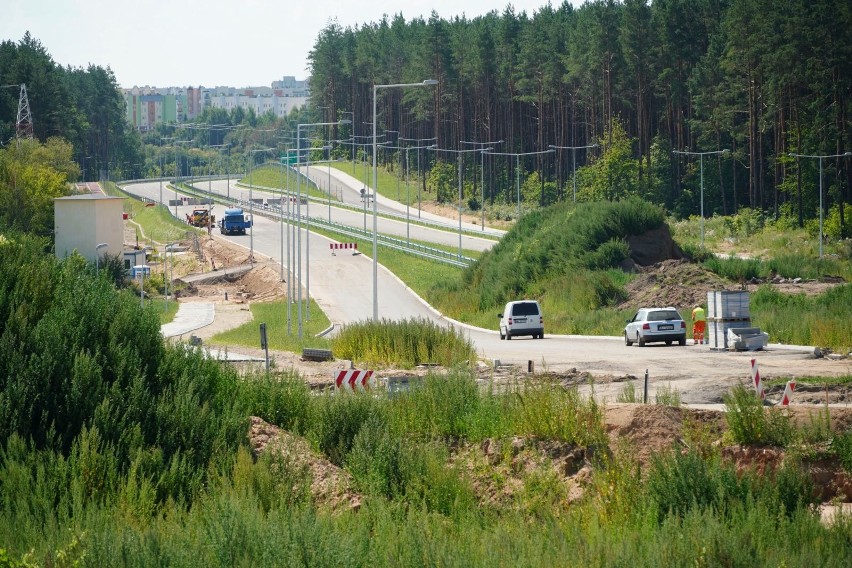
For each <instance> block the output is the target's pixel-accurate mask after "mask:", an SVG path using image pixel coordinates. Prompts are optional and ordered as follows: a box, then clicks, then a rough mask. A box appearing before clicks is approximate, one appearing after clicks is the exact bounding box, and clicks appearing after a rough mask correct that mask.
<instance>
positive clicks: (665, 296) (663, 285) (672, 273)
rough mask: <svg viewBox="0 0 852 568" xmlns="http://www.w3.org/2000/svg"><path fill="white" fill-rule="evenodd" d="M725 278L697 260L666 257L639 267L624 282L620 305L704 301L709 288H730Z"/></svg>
mask: <svg viewBox="0 0 852 568" xmlns="http://www.w3.org/2000/svg"><path fill="white" fill-rule="evenodd" d="M734 288H736V286H732V285H731V284H730V283H729V282H727V281H725V280H724V279H722V278H721V277H719V276H717V275H716V274H714V273H713V272H710V271H709V270H707V269H706V268H704V267H703V266H701V265H700V264H695V263H692V262H689V261H688V260H666V261H663V262H660V263H657V264H654V265H653V266H649V267H646V268H640V269H639V274H638V275H637V277H636V278H635V279H633V281H632V282H630V283H629V284H627V286H625V289H626V290H627V294H628V299H627V300H626V301H624V302H622V303H621V304H619V305H618V307H619V308H622V309H628V308H629V309H635V308H636V307H639V306H643V307H645V306H648V307H650V306H674V307H676V308H681V309H686V308H691V307H693V306H695V305H697V304H703V303H704V302H706V301H707V292H709V291H711V290H730V289H734Z"/></svg>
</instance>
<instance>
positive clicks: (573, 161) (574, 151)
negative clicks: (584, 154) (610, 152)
mask: <svg viewBox="0 0 852 568" xmlns="http://www.w3.org/2000/svg"><path fill="white" fill-rule="evenodd" d="M596 147H597V144H589V145H588V146H553V145H549V146H548V148H552V149H554V150H571V180H572V182H573V184H574V203H577V150H585V149H587V148H596Z"/></svg>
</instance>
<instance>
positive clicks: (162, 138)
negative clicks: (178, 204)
mask: <svg viewBox="0 0 852 568" xmlns="http://www.w3.org/2000/svg"><path fill="white" fill-rule="evenodd" d="M174 139H175V137H174V136H161V137H160V144H162V143H163V142H166V141H169V140H174ZM169 146H171V144H167V145H166V148H168V147H169ZM160 205H164V203H163V153H162V152H160ZM168 210H169V208H168V207H166V211H168Z"/></svg>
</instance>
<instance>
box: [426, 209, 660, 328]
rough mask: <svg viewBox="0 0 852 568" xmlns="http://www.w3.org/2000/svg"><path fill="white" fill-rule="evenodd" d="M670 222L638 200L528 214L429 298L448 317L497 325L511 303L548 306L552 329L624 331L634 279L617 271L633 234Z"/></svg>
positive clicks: (548, 322) (545, 308)
mask: <svg viewBox="0 0 852 568" xmlns="http://www.w3.org/2000/svg"><path fill="white" fill-rule="evenodd" d="M663 223H664V215H663V212H662V210H660V209H659V208H657V207H655V206H652V205H650V204H647V203H645V202H642V201H639V200H629V201H624V202H620V203H593V204H581V205H579V206H577V207H574V206H573V205H572V204H560V205H555V206H553V207H549V208H547V209H542V210H540V211H537V212H535V213H531V214H529V215H526V216H524V217H523V218H522V219H521V220H520V222H519V223H518V224H517V225H516V227H515V228H513V229H512V230H511V231H509V233H507V235H506V236H505V237H504V238H503V239H502V240H501V241H500V243H498V244H497V245H496V246H495V247H494V248H493V249H491V250H490V251H488V252H486V253H484V254H483V255H482V257H481V258H480V261H479V262H478V263H477V264H476V265H474V266H473V267H471V268H469V269H468V270H466V271H465V272H464V273H463V274H461V275H459V276H458V277H456V278H452V279H445V280H442V281H440V282H436V283H435V284H434V285H432V286H431V287H430V288H429V289H428V290H427V291H426V293H425V294H426V299H427V300H429V301H430V302H431V303H432V304H433V305H435V306H436V307H437V308H438V309H439V310H441V311H442V312H443V313H445V314H447V315H449V316H450V317H453V318H456V319H460V320H462V321H466V322H470V323H473V324H476V325H479V326H482V327H487V328H493V327H494V326H495V325H496V321H497V318H496V316H497V314H498V313H500V312H501V311H502V309H503V306H504V305H505V302H508V301H511V300H516V299H518V298H530V299H536V300H538V301H539V302H541V304H542V310H543V311H544V316H545V326H546V329H547V330H548V332H550V333H589V334H599V335H619V334H620V333H621V330H622V329H623V326H624V318H625V317H626V314H625V312H623V311H621V310H618V309H616V308H615V307H614V306H615V305H616V304H617V303H618V302H620V301H621V300H623V299H624V298H625V292H624V288H623V286H624V284H626V283H627V282H628V281H629V278H630V276H629V275H628V274H626V273H625V272H623V271H622V270H620V269H617V268H615V267H616V266H618V264H619V263H620V262H621V261H622V260H624V259H625V258H627V257H628V255H629V252H630V251H629V249H628V246H627V243H626V241H625V239H626V237H627V236H628V235H641V234H643V233H645V232H647V231H649V230H651V229H656V228H659V227H660V226H661V225H662V224H663Z"/></svg>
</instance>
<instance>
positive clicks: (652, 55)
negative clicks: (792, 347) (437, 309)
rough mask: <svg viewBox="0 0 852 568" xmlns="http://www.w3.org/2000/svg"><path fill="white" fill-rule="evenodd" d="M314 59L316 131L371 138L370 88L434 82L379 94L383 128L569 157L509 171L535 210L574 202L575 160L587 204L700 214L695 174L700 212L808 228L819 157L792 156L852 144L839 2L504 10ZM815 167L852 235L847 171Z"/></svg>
mask: <svg viewBox="0 0 852 568" xmlns="http://www.w3.org/2000/svg"><path fill="white" fill-rule="evenodd" d="M309 63H310V67H311V79H310V87H311V97H312V105H314V107H315V108H321V109H324V110H323V113H324V117H325V119H327V120H337V119H339V118H354V119H355V120H354V121H353V122H354V129H353V130H354V132H355V133H356V134H358V135H361V134H364V135H367V134H369V133H370V129H371V128H372V126H371V125H370V124H367V123H368V122H370V121H372V102H373V101H372V98H373V85H374V84H379V85H382V84H394V83H404V82H420V81H423V80H424V79H435V80H437V81H438V84H437V86H435V87H429V88H417V89H414V88H412V89H391V88H389V89H381V90H379V91H378V97H377V108H378V116H377V122H378V129H379V131H380V132H381V131H388V132H396V131H398V132H400V134H399V136H400V137H401V138H415V139H422V138H429V137H432V136H434V137H436V142H437V145H438V147H440V148H448V149H463V148H468V149H469V148H471V147H473V146H471V145H468V144H465V143H466V142H482V143H485V142H498V141H502V142H499V143H495V144H493V151H494V152H502V153H532V152H543V151H545V150H549V149H550V146H557V147H563V148H558V149H554V153H553V154H535V155H528V156H521V157H518V158H517V163H518V165H519V167H520V168H521V172H520V174H521V175H522V176H523V178H524V180H526V179H527V178H528V177H529V175H530V174H532V173H535V174H536V176H537V178H536V179H537V182H538V183H539V184H540V190H539V191H538V192H536V196H537V198H538V199H540V200H541V202H542V203H543V204H544V203H546V201H547V196H548V195H552V199H561V198H564V197H566V196H570V195H571V191H572V190H571V188H570V187H568V186H569V185H571V184H572V182H573V179H572V173H573V170H574V165H573V161H574V159H576V163H577V166H578V168H579V167H580V166H585V165H587V164H594V163H595V162H596V161H599V160H602V159H605V158H607V159H608V160H609V164H608V165H606V166H604V165H598V166H597V168H598V172H597V173H596V174H595V175H592V178H593V179H595V180H597V182H598V183H599V184H601V187H600V188H598V189H591V190H589V192H590V193H589V195H588V196H587V197H588V198H591V197H592V196H596V195H606V196H609V197H610V198H612V197H615V198H618V197H619V196H622V195H639V196H642V197H645V198H646V199H648V200H650V201H654V202H656V203H659V204H662V205H664V206H665V207H666V208H668V209H669V210H670V211H673V212H674V213H675V214H679V215H688V214H697V212H698V201H699V199H700V195H699V194H700V189H701V188H700V187H699V186H700V183H701V177H702V176H701V171H700V169H701V168H700V166H701V165H702V164H701V162H703V169H704V172H703V173H704V175H703V182H704V183H703V185H704V188H703V193H704V199H705V211H706V212H707V213H708V214H712V213H720V214H729V213H733V212H736V211H737V210H739V209H740V208H742V207H751V208H755V209H759V210H761V211H764V212H765V213H767V214H770V215H774V216H775V217H778V216H780V215H787V216H789V217H791V218H792V219H793V220H797V221H798V223H799V224H802V223H803V222H804V220H805V219H808V218H811V217H814V216H816V215H817V214H818V203H819V199H818V193H817V187H818V171H819V163H818V162H819V161H818V160H816V159H808V158H798V159H797V158H792V157H790V154H791V153H800V154H811V155H826V154H843V153H844V152H846V151H847V150H849V149H850V134H852V119H850V112H849V111H850V102H849V101H850V94H852V7H850V4H849V3H848V2H843V1H839V0H815V1H807V0H785V1H783V2H777V1H770V0H688V1H687V0H654V1H652V2H648V1H647V0H624V1H622V2H616V1H614V0H596V1H590V2H586V3H585V4H583V5H582V6H581V7H578V8H574V7H572V6H571V5H570V4H569V3H568V2H564V3H563V4H561V5H558V6H553V5H550V4H548V5H545V6H543V7H541V8H540V9H539V10H537V11H535V12H534V13H533V14H527V13H526V12H520V13H518V12H516V11H515V10H514V9H513V8H512V6H511V5H509V6H507V7H506V8H505V9H504V10H503V11H502V12H497V11H492V12H489V13H487V14H485V15H483V16H477V17H473V18H468V17H465V16H461V17H455V18H452V19H443V18H441V17H439V15H438V14H437V13H435V12H433V13H432V14H431V16H430V17H429V18H428V19H426V18H422V17H418V18H414V19H412V20H409V21H406V20H405V19H404V18H403V16H402V15H395V16H393V17H387V16H386V17H384V18H383V19H382V20H381V21H379V22H371V23H367V24H363V25H358V26H354V27H346V28H344V27H341V26H340V25H339V24H337V23H336V22H331V23H329V24H328V25H327V26H326V27H325V28H324V29H323V30H321V32H320V33H319V35H318V36H317V38H316V41H315V44H314V47H313V49H312V51H311V52H310V56H309ZM350 113H354V114H350ZM389 136H394V135H393V134H390V135H389ZM387 139H388V140H390V141H393V140H394V138H392V137H390V138H387ZM588 145H596V147H594V148H591V149H589V150H588V151H586V150H570V149H567V148H565V147H578V146H588ZM625 145H626V146H625ZM625 147H626V150H627V153H626V155H625V153H624V150H625ZM722 149H729V150H730V153H729V154H725V155H723V154H719V155H707V156H705V157H704V158H703V159H701V160H700V161H699V158H698V157H696V156H694V155H683V154H675V153H674V152H673V151H681V152H693V153H696V152H708V151H717V150H722ZM587 152H588V153H587ZM613 152H615V153H614V154H613ZM619 156H621V157H620V158H618V157H619ZM380 159H381V156H380ZM439 159H440V160H442V161H450V160H453V161H454V160H456V159H457V157H456V156H455V155H450V154H446V155H440V156H439ZM466 161H467V162H468V163H469V164H470V165H468V166H466V169H468V168H470V169H472V168H474V164H475V163H476V161H474V160H470V159H469V158H468V159H467V160H466ZM477 161H478V160H477ZM515 162H516V158H511V157H510V158H509V159H507V158H506V157H505V156H503V157H498V156H490V157H488V158H487V162H486V168H487V169H488V174H486V176H485V183H487V184H490V185H489V191H491V192H493V193H496V198H497V199H501V198H502V199H505V200H506V201H511V200H512V196H513V195H514V180H515V178H516V173H517V172H515V171H514V168H515ZM823 166H824V176H825V177H824V184H825V188H826V190H825V208H826V211H827V212H828V211H829V210H832V211H833V210H835V209H836V210H837V211H836V214H839V216H840V223H841V227H844V231H845V232H846V233H847V234H848V232H849V229H848V223H845V222H844V210H843V206H844V204H848V203H849V199H850V195H849V186H850V181H852V160H850V159H848V158H846V159H827V160H825V161H824V162H823ZM477 167H478V164H477ZM473 175H474V174H473V173H470V174H466V176H469V177H470V178H472V177H473ZM589 175H590V174H589ZM586 181H587V182H588V181H589V180H588V179H586ZM584 187H586V188H587V189H588V186H584ZM582 197H583V196H582V195H581V198H582Z"/></svg>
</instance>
